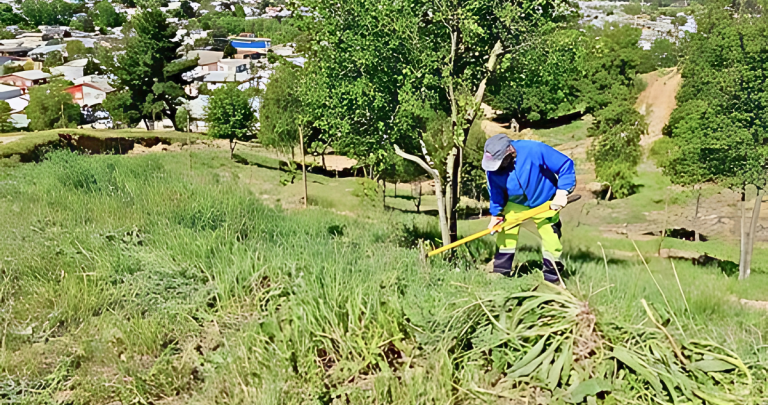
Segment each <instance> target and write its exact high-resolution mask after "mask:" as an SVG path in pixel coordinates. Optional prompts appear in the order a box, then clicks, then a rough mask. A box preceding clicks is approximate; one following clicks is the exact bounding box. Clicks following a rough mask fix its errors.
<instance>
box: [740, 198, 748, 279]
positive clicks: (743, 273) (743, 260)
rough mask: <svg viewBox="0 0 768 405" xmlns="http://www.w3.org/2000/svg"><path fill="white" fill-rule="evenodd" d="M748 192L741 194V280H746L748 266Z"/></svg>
mask: <svg viewBox="0 0 768 405" xmlns="http://www.w3.org/2000/svg"><path fill="white" fill-rule="evenodd" d="M746 206H747V191H746V190H744V191H742V192H741V226H740V228H739V229H740V232H741V249H740V255H739V280H743V279H745V278H746V270H745V266H746V264H747V260H746V253H747V228H746V227H745V226H744V225H745V222H746V216H747V208H746Z"/></svg>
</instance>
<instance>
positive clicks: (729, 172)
mask: <svg viewBox="0 0 768 405" xmlns="http://www.w3.org/2000/svg"><path fill="white" fill-rule="evenodd" d="M744 7H746V8H745V9H744V10H742V13H739V14H736V13H734V12H733V11H731V8H730V7H725V6H724V3H722V2H716V3H713V4H712V5H710V6H709V7H708V8H707V11H706V13H702V14H701V18H700V19H697V24H698V26H699V33H696V34H691V35H690V36H689V37H688V38H689V42H688V44H687V46H686V47H685V52H686V56H685V58H686V59H685V64H684V65H683V68H682V76H683V84H682V86H681V88H680V91H679V93H678V95H677V105H678V107H677V109H675V111H674V112H673V113H672V116H671V117H670V121H669V124H668V125H667V127H666V128H665V130H664V131H665V134H667V135H668V136H670V138H671V139H672V141H673V143H674V148H673V149H672V151H671V156H670V158H669V160H668V161H667V162H666V164H665V166H664V169H665V173H666V174H668V175H669V176H670V179H671V180H672V181H673V182H674V183H677V184H686V185H687V184H696V183H701V182H705V181H715V182H717V183H720V184H722V185H723V186H726V187H733V188H737V189H743V187H744V186H746V185H748V184H755V185H758V186H759V187H763V186H764V185H765V168H766V164H767V163H768V148H766V146H765V145H766V141H767V140H768V132H767V131H768V115H767V114H766V111H768V84H766V83H768V73H766V70H765V68H764V67H765V65H766V63H768V59H767V58H766V55H768V45H767V44H766V42H765V40H764V39H765V33H766V32H767V31H768V18H767V17H766V16H765V13H764V12H763V11H760V10H755V11H749V8H748V7H747V5H745V6H744ZM753 13H754V14H753ZM756 14H759V16H757V15H756ZM705 33H706V35H705Z"/></svg>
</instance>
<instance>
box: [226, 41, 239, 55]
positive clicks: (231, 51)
mask: <svg viewBox="0 0 768 405" xmlns="http://www.w3.org/2000/svg"><path fill="white" fill-rule="evenodd" d="M235 55H237V49H235V47H234V46H232V44H231V43H227V46H225V47H224V59H232V58H234V57H235Z"/></svg>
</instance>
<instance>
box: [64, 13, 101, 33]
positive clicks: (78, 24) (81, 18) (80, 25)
mask: <svg viewBox="0 0 768 405" xmlns="http://www.w3.org/2000/svg"><path fill="white" fill-rule="evenodd" d="M69 28H72V29H73V30H78V31H83V32H94V31H96V26H95V25H94V23H93V19H92V18H91V17H90V16H89V15H87V14H86V15H78V16H75V18H73V19H72V21H70V22H69Z"/></svg>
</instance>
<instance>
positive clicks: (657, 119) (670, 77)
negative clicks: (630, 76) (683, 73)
mask: <svg viewBox="0 0 768 405" xmlns="http://www.w3.org/2000/svg"><path fill="white" fill-rule="evenodd" d="M642 77H643V79H645V81H646V83H648V87H646V88H645V90H643V92H642V93H640V96H639V97H638V98H637V103H636V104H635V108H637V110H638V111H640V113H641V114H643V115H645V121H646V122H647V123H648V135H646V136H643V137H642V139H641V140H640V145H643V146H645V145H650V144H651V143H653V142H654V141H655V140H657V139H659V138H661V130H662V129H664V125H667V122H669V116H670V115H671V114H672V110H674V109H675V107H676V106H677V101H676V100H675V96H677V91H678V90H679V89H680V83H682V77H680V72H678V70H677V68H672V69H665V70H661V71H656V72H651V73H647V74H644V75H642Z"/></svg>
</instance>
